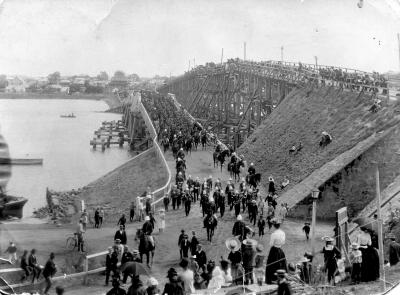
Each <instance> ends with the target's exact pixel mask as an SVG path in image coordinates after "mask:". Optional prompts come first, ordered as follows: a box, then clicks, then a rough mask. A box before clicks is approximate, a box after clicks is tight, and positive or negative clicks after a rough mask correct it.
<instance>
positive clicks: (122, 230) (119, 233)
mask: <svg viewBox="0 0 400 295" xmlns="http://www.w3.org/2000/svg"><path fill="white" fill-rule="evenodd" d="M117 239H119V240H120V241H121V244H122V245H126V242H127V237H126V232H125V226H124V225H120V226H119V230H117V231H116V232H115V235H114V241H115V240H117Z"/></svg>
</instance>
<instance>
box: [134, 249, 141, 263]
mask: <svg viewBox="0 0 400 295" xmlns="http://www.w3.org/2000/svg"><path fill="white" fill-rule="evenodd" d="M132 261H133V262H142V260H141V259H140V252H139V250H137V249H134V250H132Z"/></svg>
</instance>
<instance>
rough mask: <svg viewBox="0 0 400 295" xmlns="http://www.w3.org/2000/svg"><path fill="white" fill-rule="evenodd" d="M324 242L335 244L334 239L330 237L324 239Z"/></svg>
mask: <svg viewBox="0 0 400 295" xmlns="http://www.w3.org/2000/svg"><path fill="white" fill-rule="evenodd" d="M322 240H323V241H325V242H327V243H332V242H333V239H332V238H331V237H328V236H325V237H322Z"/></svg>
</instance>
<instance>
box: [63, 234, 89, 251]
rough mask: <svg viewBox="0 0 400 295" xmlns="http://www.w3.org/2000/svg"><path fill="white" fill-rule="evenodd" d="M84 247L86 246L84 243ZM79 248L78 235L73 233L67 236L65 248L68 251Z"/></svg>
mask: <svg viewBox="0 0 400 295" xmlns="http://www.w3.org/2000/svg"><path fill="white" fill-rule="evenodd" d="M82 246H86V245H85V242H84V241H82ZM77 247H78V234H77V233H73V234H72V235H71V234H67V240H66V241H65V248H66V249H67V250H71V251H73V250H75V248H77ZM82 248H83V247H82ZM85 248H86V247H85ZM83 252H85V250H83Z"/></svg>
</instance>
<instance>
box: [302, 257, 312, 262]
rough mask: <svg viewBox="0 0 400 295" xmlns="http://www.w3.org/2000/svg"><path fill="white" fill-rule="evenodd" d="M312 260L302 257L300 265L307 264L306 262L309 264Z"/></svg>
mask: <svg viewBox="0 0 400 295" xmlns="http://www.w3.org/2000/svg"><path fill="white" fill-rule="evenodd" d="M309 261H310V259H308V258H307V257H302V258H301V259H300V261H299V263H305V262H309Z"/></svg>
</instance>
